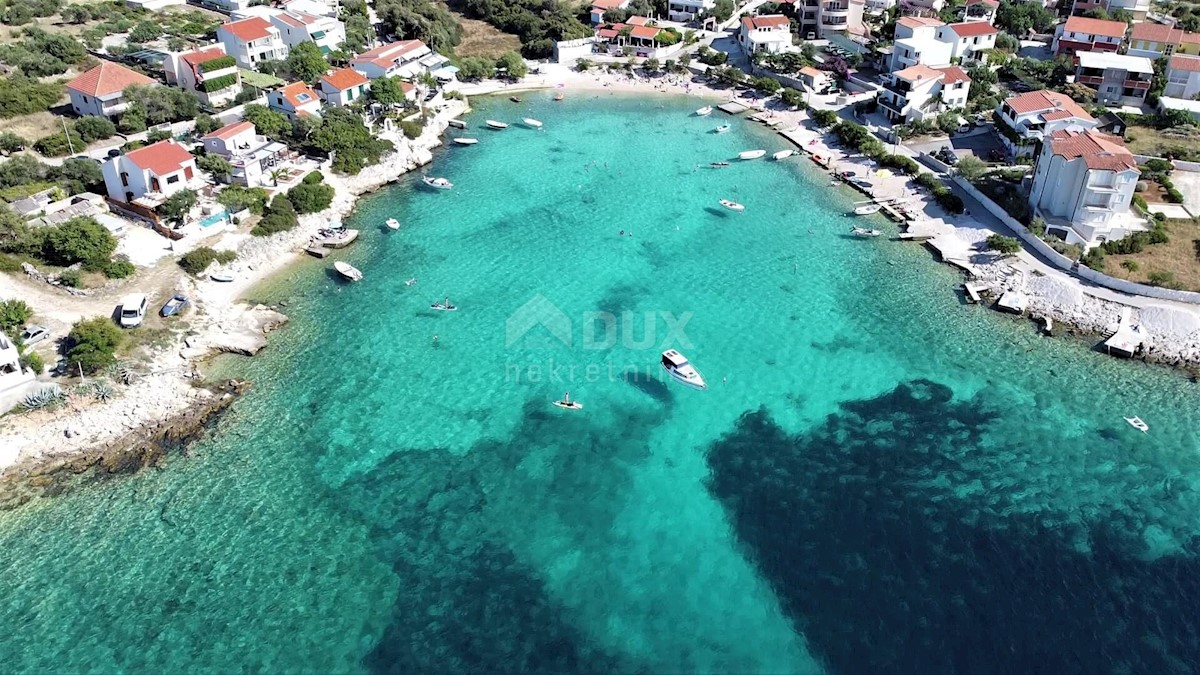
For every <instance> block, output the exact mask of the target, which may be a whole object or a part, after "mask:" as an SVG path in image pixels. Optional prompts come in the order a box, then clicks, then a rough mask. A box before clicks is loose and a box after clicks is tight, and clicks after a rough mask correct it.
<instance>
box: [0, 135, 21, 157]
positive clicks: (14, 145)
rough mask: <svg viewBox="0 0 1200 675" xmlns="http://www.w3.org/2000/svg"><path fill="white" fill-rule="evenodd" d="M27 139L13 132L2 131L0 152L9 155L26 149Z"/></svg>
mask: <svg viewBox="0 0 1200 675" xmlns="http://www.w3.org/2000/svg"><path fill="white" fill-rule="evenodd" d="M25 144H26V142H25V139H24V138H21V137H20V136H18V135H16V134H14V133H13V132H11V131H0V152H2V153H4V154H6V155H7V154H9V153H13V152H18V151H20V150H24V149H25Z"/></svg>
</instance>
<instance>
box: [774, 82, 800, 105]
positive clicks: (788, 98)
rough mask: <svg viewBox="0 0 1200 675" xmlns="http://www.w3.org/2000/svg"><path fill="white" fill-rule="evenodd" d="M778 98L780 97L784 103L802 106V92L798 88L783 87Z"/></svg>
mask: <svg viewBox="0 0 1200 675" xmlns="http://www.w3.org/2000/svg"><path fill="white" fill-rule="evenodd" d="M779 98H780V99H782V100H783V102H784V103H785V104H787V105H790V106H792V107H794V108H803V107H804V94H803V93H802V92H801V91H800V90H798V89H792V88H791V87H784V88H783V90H782V91H780V92H779Z"/></svg>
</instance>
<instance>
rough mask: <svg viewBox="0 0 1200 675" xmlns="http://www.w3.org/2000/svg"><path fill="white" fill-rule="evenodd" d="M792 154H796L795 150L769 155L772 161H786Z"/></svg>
mask: <svg viewBox="0 0 1200 675" xmlns="http://www.w3.org/2000/svg"><path fill="white" fill-rule="evenodd" d="M794 154H796V151H795V150H780V151H779V152H777V153H775V154H773V155H771V159H774V160H780V159H787V158H788V157H791V156H792V155H794Z"/></svg>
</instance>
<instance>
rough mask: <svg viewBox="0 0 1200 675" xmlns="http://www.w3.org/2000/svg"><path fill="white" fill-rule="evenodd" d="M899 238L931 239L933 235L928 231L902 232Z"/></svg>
mask: <svg viewBox="0 0 1200 675" xmlns="http://www.w3.org/2000/svg"><path fill="white" fill-rule="evenodd" d="M897 238H898V239H899V240H900V241H929V240H930V239H933V235H932V234H930V233H928V232H901V233H900V236H899V237H897Z"/></svg>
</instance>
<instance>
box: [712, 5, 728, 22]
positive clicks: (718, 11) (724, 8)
mask: <svg viewBox="0 0 1200 675" xmlns="http://www.w3.org/2000/svg"><path fill="white" fill-rule="evenodd" d="M712 15H713V16H715V17H717V21H720V22H722V23H724V22H725V21H728V20H729V17H731V16H733V0H717V4H716V6H715V7H713V10H712Z"/></svg>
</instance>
